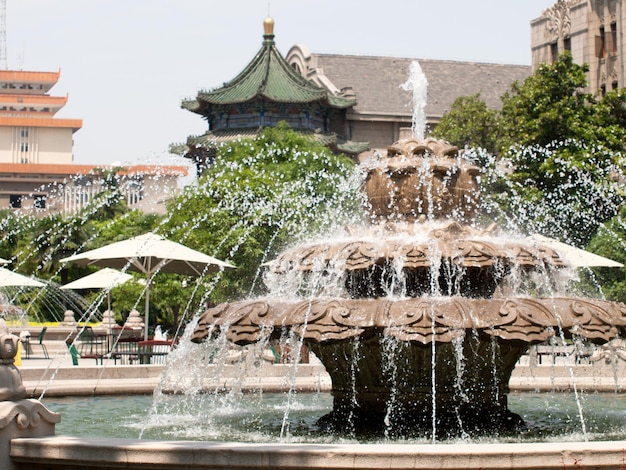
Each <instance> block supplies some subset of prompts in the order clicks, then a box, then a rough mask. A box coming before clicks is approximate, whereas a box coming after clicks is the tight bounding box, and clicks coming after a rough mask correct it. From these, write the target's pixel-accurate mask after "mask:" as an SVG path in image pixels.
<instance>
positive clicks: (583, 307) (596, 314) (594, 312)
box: [571, 300, 615, 325]
mask: <svg viewBox="0 0 626 470" xmlns="http://www.w3.org/2000/svg"><path fill="white" fill-rule="evenodd" d="M610 306H611V304H609V303H606V305H602V306H600V305H598V304H597V303H596V302H589V301H583V300H576V301H574V302H572V305H571V311H572V313H573V314H574V315H576V320H577V321H576V324H578V325H581V324H587V323H590V322H591V320H592V317H593V318H595V319H597V320H599V321H600V322H601V323H603V324H605V325H612V324H614V323H615V321H614V319H615V316H614V315H613V314H612V312H610V311H609V310H607V307H608V308H610Z"/></svg>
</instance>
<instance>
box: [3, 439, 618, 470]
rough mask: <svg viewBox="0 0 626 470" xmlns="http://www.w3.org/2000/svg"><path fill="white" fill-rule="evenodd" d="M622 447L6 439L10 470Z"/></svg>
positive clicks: (546, 453) (540, 453) (534, 458)
mask: <svg viewBox="0 0 626 470" xmlns="http://www.w3.org/2000/svg"><path fill="white" fill-rule="evenodd" d="M625 452H626V444H625V443H624V442H623V441H617V442H571V443H545V444H544V443H532V444H467V443H461V444H440V445H397V444H384V445H375V444H359V445H341V444H250V443H226V442H189V441H177V442H171V441H149V440H132V439H93V438H89V439H85V438H83V439H77V438H73V437H63V436H58V437H49V438H37V439H32V438H31V439H28V438H20V439H13V440H12V441H11V450H10V457H11V461H12V463H13V465H14V468H15V470H21V469H29V470H39V469H44V468H45V469H48V470H53V469H64V470H75V469H79V468H85V467H89V468H94V469H101V470H103V469H118V468H122V467H123V468H126V469H129V470H134V469H137V470H138V469H142V470H146V469H163V468H188V469H199V470H200V469H211V470H215V469H226V468H228V469H247V470H252V469H261V468H263V469H283V470H284V469H295V468H298V469H347V468H349V469H372V468H386V469H390V470H394V469H398V470H405V469H417V470H431V469H446V470H471V469H485V468H489V469H492V470H498V469H533V470H557V469H558V470H562V469H564V468H585V469H596V470H600V469H620V468H624V464H625V461H626V459H625V457H624V455H625Z"/></svg>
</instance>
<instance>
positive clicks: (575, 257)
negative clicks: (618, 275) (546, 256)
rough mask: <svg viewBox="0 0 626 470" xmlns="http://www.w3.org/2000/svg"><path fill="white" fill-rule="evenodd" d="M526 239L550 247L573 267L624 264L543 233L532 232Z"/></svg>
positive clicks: (621, 265) (615, 266) (614, 266)
mask: <svg viewBox="0 0 626 470" xmlns="http://www.w3.org/2000/svg"><path fill="white" fill-rule="evenodd" d="M526 239H527V240H530V241H532V242H533V243H535V244H537V245H544V246H546V247H548V248H552V249H553V250H554V251H556V252H557V253H559V254H560V255H562V256H563V257H564V258H565V261H567V263H568V264H569V265H571V266H573V267H576V268H583V267H608V268H621V267H623V266H624V265H623V264H622V263H618V262H617V261H613V260H612V259H609V258H605V257H604V256H600V255H596V254H595V253H591V252H589V251H585V250H581V249H580V248H576V247H575V246H572V245H568V244H567V243H563V242H560V241H558V240H555V239H554V238H548V237H544V236H543V235H539V234H538V233H537V234H534V235H531V236H529V237H526Z"/></svg>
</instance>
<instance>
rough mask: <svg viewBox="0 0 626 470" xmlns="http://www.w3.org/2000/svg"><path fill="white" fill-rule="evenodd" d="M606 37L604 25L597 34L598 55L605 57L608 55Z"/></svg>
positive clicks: (600, 57)
mask: <svg viewBox="0 0 626 470" xmlns="http://www.w3.org/2000/svg"><path fill="white" fill-rule="evenodd" d="M605 41H606V37H605V35H604V26H602V27H601V28H600V34H599V35H598V36H596V57H597V58H598V59H604V58H605V57H606V43H605Z"/></svg>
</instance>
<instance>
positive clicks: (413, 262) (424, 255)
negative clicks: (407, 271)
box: [385, 241, 431, 268]
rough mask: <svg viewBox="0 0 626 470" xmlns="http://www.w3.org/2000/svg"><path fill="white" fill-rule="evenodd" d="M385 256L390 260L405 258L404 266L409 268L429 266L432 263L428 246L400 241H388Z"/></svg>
mask: <svg viewBox="0 0 626 470" xmlns="http://www.w3.org/2000/svg"><path fill="white" fill-rule="evenodd" d="M385 258H386V259H390V260H391V259H403V260H404V267H407V268H422V267H426V268H427V267H430V265H431V260H430V258H429V256H428V247H427V246H424V245H415V244H412V243H403V242H400V241H394V242H390V243H388V245H387V253H386V254H385Z"/></svg>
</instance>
